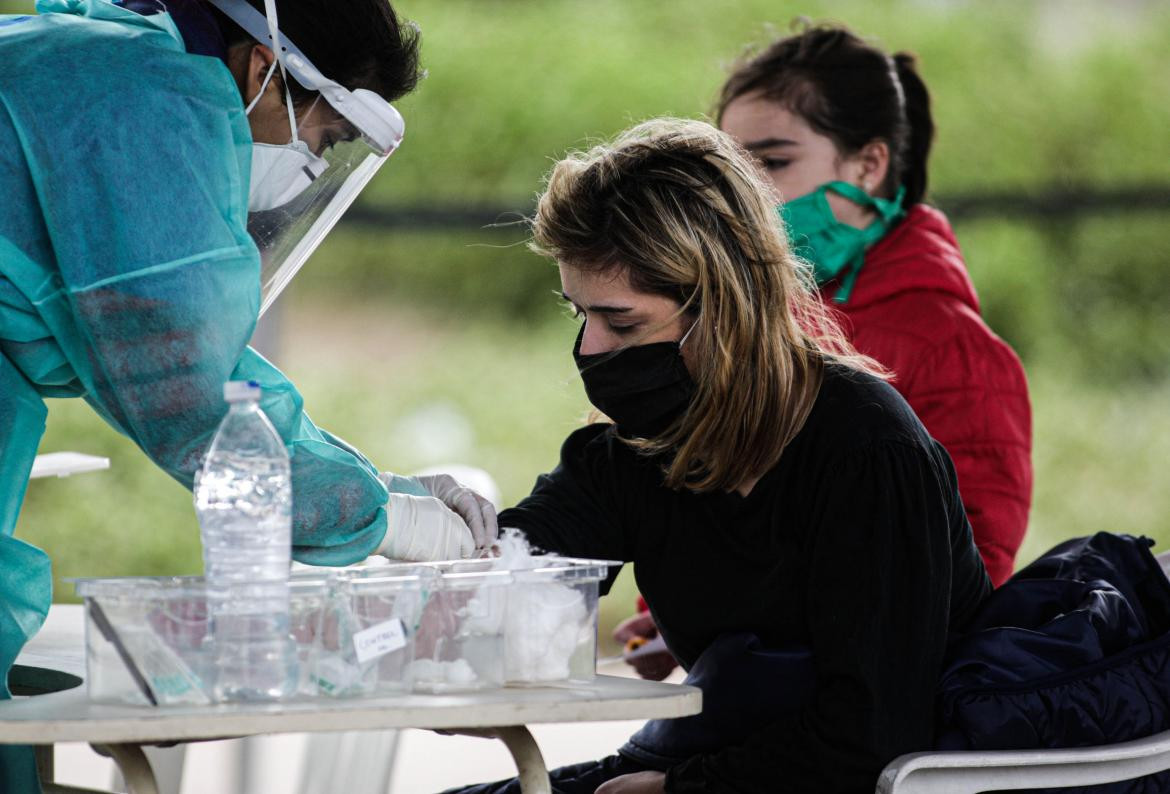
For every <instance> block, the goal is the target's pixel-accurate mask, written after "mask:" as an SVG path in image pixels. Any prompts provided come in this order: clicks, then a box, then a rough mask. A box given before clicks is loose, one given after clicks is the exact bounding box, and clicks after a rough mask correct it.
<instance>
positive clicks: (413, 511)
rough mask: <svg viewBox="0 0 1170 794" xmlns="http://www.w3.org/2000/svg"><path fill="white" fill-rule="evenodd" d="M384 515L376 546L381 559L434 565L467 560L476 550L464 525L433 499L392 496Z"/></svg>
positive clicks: (395, 494) (402, 494)
mask: <svg viewBox="0 0 1170 794" xmlns="http://www.w3.org/2000/svg"><path fill="white" fill-rule="evenodd" d="M386 512H387V513H388V520H387V526H386V535H385V536H384V537H383V538H382V543H381V544H379V546H378V554H381V555H383V556H384V557H389V558H390V559H393V560H408V561H410V562H433V561H435V560H458V559H462V558H464V557H470V556H471V554H472V552H474V551H475V539H474V538H472V536H471V530H469V529H468V528H467V524H465V523H464V522H463V519H462V518H460V517H459V516H458V515H457V514H455V513H454V512H453V511H452V510H449V509H448V508H447V506H446V505H444V504H443V503H442V502H441V501H439V500H438V499H436V498H434V497H433V496H411V495H410V494H404V493H392V494H390V497H389V499H388V500H387V501H386Z"/></svg>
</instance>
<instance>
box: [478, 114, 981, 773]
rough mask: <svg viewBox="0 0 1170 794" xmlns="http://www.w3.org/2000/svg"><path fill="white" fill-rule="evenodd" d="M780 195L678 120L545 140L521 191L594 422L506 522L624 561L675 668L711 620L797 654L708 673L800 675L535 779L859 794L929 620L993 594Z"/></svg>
mask: <svg viewBox="0 0 1170 794" xmlns="http://www.w3.org/2000/svg"><path fill="white" fill-rule="evenodd" d="M776 203H777V197H776V196H775V194H774V192H773V188H771V187H770V186H769V185H767V184H766V183H765V181H764V180H763V178H762V176H761V174H760V173H759V172H758V171H757V170H756V166H755V165H753V163H752V160H751V159H750V157H749V156H748V155H746V154H745V153H744V152H743V150H741V149H740V148H739V147H738V146H737V145H736V144H735V143H734V142H733V140H732V139H731V138H729V137H728V136H726V135H725V134H723V133H721V132H719V131H718V130H716V129H714V128H712V127H711V126H709V125H707V124H704V123H701V122H697V121H676V120H664V121H657V122H649V123H646V124H642V125H639V126H638V127H635V128H634V129H632V130H630V131H628V132H627V133H625V134H623V135H622V136H621V137H619V138H618V139H617V140H616V141H615V142H614V143H613V144H610V145H603V146H599V147H597V148H595V149H593V150H591V151H589V152H587V153H583V154H578V155H576V156H572V157H570V158H568V159H566V160H563V161H562V162H560V163H558V164H557V165H556V167H555V168H554V169H553V171H552V174H551V176H550V178H549V182H548V188H547V190H546V192H545V193H544V195H543V196H542V198H541V200H540V203H539V207H538V210H537V214H536V220H535V229H534V247H535V248H536V249H537V250H538V251H540V252H542V253H545V254H547V255H548V256H550V257H552V258H553V259H555V260H556V262H557V264H558V265H559V266H560V273H561V283H562V286H563V291H564V298H565V300H566V301H568V302H569V303H570V304H571V306H572V307H573V308H574V309H575V310H576V312H577V314H578V315H579V316H581V317H583V318H584V323H583V324H582V327H581V331H580V333H579V335H578V337H577V342H576V346H575V347H574V350H573V354H574V357H575V358H576V361H577V366H578V368H579V370H580V373H581V376H582V378H583V379H584V383H585V390H586V392H587V394H588V395H589V398H590V401H591V402H592V403H593V404H594V405H595V406H596V407H597V408H598V409H599V410H600V411H602V412H604V414H605V415H606V416H607V417H608V418H609V419H610V420H612V423H609V422H605V423H599V424H591V425H589V426H587V427H583V428H581V429H580V430H577V431H576V432H574V433H573V434H572V435H570V436H569V438H568V440H566V441H565V444H564V447H563V449H562V451H561V461H560V464H559V465H558V466H557V467H556V468H555V469H554V470H553V471H552V472H551V473H549V474H546V475H544V476H542V477H540V478H539V480H538V481H537V483H536V487H535V489H534V490H533V492H532V494H531V495H530V496H529V497H527V498H526V499H524V500H523V501H522V502H521V503H520V504H519V505H517V506H516V507H515V508H512V509H510V510H507V511H505V512H504V513H502V514H501V516H500V524H501V526H509V527H517V528H519V529H521V530H523V531H524V532H525V533H526V534H527V535H528V538H529V539H530V541H531V542H532V543H533V545H535V546H538V547H541V548H544V549H546V550H549V551H553V552H557V553H561V554H567V555H573V556H583V557H598V558H608V559H615V560H624V561H627V562H632V563H634V571H635V575H636V578H637V583H638V587H639V588H640V589H641V592H642V593H643V594H644V595H645V598H646V601H647V602H648V604H649V606H650V610H651V611H652V612H653V614H654V617H655V619H656V621H657V625H658V627H659V629H660V630H661V632H662V635H663V637H664V639H665V641H666V643H667V645H668V647H669V648H670V650H671V651H672V652H673V653H674V655H675V656H676V657H677V658H678V659H679V661H680V662H681V663H682V665H683V666H684V667H686V668H688V669H691V667H692V665H694V664H695V663H696V662H697V661H698V660H700V658H701V657H702V656H703V655H704V653H705V652H707V651H709V649H711V648H713V647H715V646H717V645H718V644H719V642H720V641H721V638H726V637H728V636H729V635H730V636H736V637H742V636H745V635H746V636H749V637H751V638H752V642H751V643H749V645H751V646H752V647H757V648H758V649H760V650H761V651H764V652H767V651H768V650H769V649H775V650H777V651H779V650H783V649H789V650H791V649H793V648H797V649H801V650H802V651H803V652H805V653H806V658H807V659H809V660H810V665H809V667H808V674H807V676H806V677H805V680H801V681H796V680H792V679H791V678H789V677H787V676H785V675H782V674H781V675H777V676H768V675H766V674H765V675H762V676H761V675H759V674H758V673H757V674H756V676H755V678H756V680H746V681H745V680H737V681H724V682H723V683H724V684H727V685H729V686H730V688H732V689H736V688H738V689H740V690H741V691H742V690H745V689H746V690H747V691H748V692H749V693H753V692H754V693H757V694H755V695H754V697H755V699H756V700H757V701H759V702H769V701H771V700H775V701H777V702H790V701H791V700H792V698H788V699H787V700H786V698H785V697H783V696H781V697H778V698H774V697H773V695H776V694H780V695H783V693H782V692H781V691H782V690H785V689H790V690H799V691H795V692H791V693H789V694H790V695H792V696H793V697H794V698H795V700H796V701H798V705H797V706H794V707H792V708H791V709H790V710H788V711H779V710H778V711H776V712H775V713H773V714H770V715H764V716H763V718H761V716H760V715H758V714H757V715H755V716H753V717H752V718H750V719H749V720H748V721H749V722H751V723H753V724H751V725H749V726H747V727H746V728H745V729H743V730H740V731H738V733H739V735H736V736H731V735H729V734H730V732H729V734H727V735H724V736H721V737H720V736H717V737H715V741H714V743H713V744H712V745H711V746H709V747H707V748H705V749H704V750H703V751H700V752H694V751H693V749H692V750H691V752H694V754H692V755H689V756H687V757H679V758H676V759H674V760H673V761H669V762H667V763H660V764H654V763H653V761H649V762H648V761H647V758H648V756H647V755H646V754H639V753H638V752H631V748H632V750H634V751H636V750H637V747H636V746H632V745H627V747H626V748H623V752H622V753H621V754H619V755H617V756H613V757H611V758H608V759H604V760H602V761H598V762H592V763H589V764H581V765H577V766H575V767H569V768H565V769H564V770H558V771H554V774H553V777H554V790H557V791H590V792H592V791H593V790H594V789H597V787H598V786H599V785H601V788H600V789H598V791H601V792H605V793H607V794H608V793H609V792H619V791H621V792H624V791H638V792H641V791H647V792H649V791H655V792H657V791H663V790H665V791H680V792H682V791H729V792H730V791H735V792H745V791H760V792H764V791H767V792H772V791H785V792H817V794H828V793H829V792H872V791H873V789H874V785H875V782H876V779H877V777H878V773H879V772H880V770H881V769H882V767H883V766H884V765H885V764H886V763H888V762H889V761H891V760H892V759H893V758H895V757H896V756H898V755H900V754H902V753H905V752H910V751H915V750H924V749H928V748H930V746H931V741H932V722H933V714H932V711H933V705H934V694H935V685H936V682H937V680H938V677H939V672H940V669H939V668H940V660H941V659H942V655H943V651H944V648H945V646H946V643H947V637H948V635H949V634H950V633H951V632H952V631H953V630H955V629H956V628H958V627H961V626H962V624H963V623H964V621H965V620H966V619H967V618H968V616H969V615H970V614H971V613H972V611H973V610H974V609H975V607H976V606H977V605H978V604H979V602H980V600H981V599H982V598H983V596H984V595H985V594H987V593H988V592H989V591H990V582H989V580H988V577H987V573H986V571H985V570H984V567H983V563H982V561H981V560H980V557H979V553H978V551H977V550H976V548H975V545H974V542H973V540H972V535H971V528H970V525H969V524H968V522H967V518H966V516H965V514H964V512H963V506H962V503H961V502H960V499H959V492H958V489H957V487H956V484H955V474H954V470H953V468H952V466H951V462H950V459H949V458H948V457H947V454H946V452H945V451H944V450H943V448H942V447H941V446H940V445H939V444H937V443H936V442H935V441H934V440H932V439H931V438H930V436H929V435H928V434H927V432H926V430H925V429H924V428H923V426H922V424H921V423H920V422H919V421H918V419H917V418H916V417H915V416H914V413H913V412H912V411H911V410H910V408H909V406H907V404H906V403H905V401H904V400H903V399H902V398H901V397H900V396H899V395H898V393H897V392H896V391H894V389H893V388H891V387H890V386H889V385H887V384H886V383H885V382H884V380H883V377H882V374H881V371H880V369H879V368H878V366H877V365H876V364H874V363H873V362H872V361H871V360H869V359H866V358H864V357H862V356H860V355H858V354H856V353H855V352H853V351H852V350H851V349H850V348H849V347H848V345H847V343H845V342H844V340H843V337H842V336H841V334H840V332H839V330H837V329H836V328H835V327H834V326H833V325H832V324H831V322H830V321H829V320H828V318H827V317H826V315H825V313H824V311H823V310H822V308H821V304H820V302H819V301H818V298H817V295H816V292H815V289H816V287H815V283H814V282H813V280H812V278H811V273H810V272H809V269H808V268H807V267H806V266H805V265H804V264H803V263H801V262H799V261H797V260H795V259H794V258H793V256H792V254H791V252H790V251H789V248H788V244H787V242H786V241H785V235H784V233H783V230H782V228H781V227H780V225H779V222H778V219H777V214H776ZM737 647H738V646H737ZM711 668H712V670H713V671H714V676H713V678H714V679H715V684H716V686H715V689H719V684H720V682H719V680H718V679H719V678H720V676H719V671H720V669H724V668H720V666H719V664H712V665H711ZM725 669H727V670H728V671H729V672H728V675H731V673H730V671H731V670H732V669H734V668H733V666H732V665H730V664H729V665H728V666H727V667H726V668H725ZM712 670H708V671H707V673H708V675H710V673H711V672H712ZM737 675H738V674H737ZM705 694H706V695H707V697H706V698H705V699H706V700H708V701H709V702H708V708H715V707H717V706H718V704H717V703H716V702H714V701H712V700H711V693H710V692H705ZM716 700H717V698H716ZM725 716H726V715H725ZM733 716H734V715H733ZM745 719H746V718H745ZM733 721H734V720H733ZM733 732H734V731H733ZM666 733H667V735H669V733H670V732H669V731H667V732H666ZM654 750H655V752H658V754H659V755H658V758H659V759H661V758H662V757H669V755H670V750H671V748H670V747H669V746H667V747H665V748H664V747H662V746H658V747H656V748H654ZM650 755H651V756H653V755H654V754H653V753H651V754H650ZM655 766H657V768H654V767H655ZM607 780H608V782H605V781H607ZM603 783H604V785H602V784H603ZM515 785H516V784H515V783H514V782H505V783H501V784H491V785H489V786H485V787H482V788H479V789H478V790H484V791H504V790H509V787H515Z"/></svg>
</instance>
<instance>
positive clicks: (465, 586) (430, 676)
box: [391, 560, 512, 692]
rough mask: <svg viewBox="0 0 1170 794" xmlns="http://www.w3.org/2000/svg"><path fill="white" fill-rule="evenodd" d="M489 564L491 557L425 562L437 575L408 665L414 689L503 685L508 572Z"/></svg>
mask: <svg viewBox="0 0 1170 794" xmlns="http://www.w3.org/2000/svg"><path fill="white" fill-rule="evenodd" d="M492 565H493V563H492V561H491V560H463V561H457V562H441V563H432V564H429V565H427V566H426V567H428V568H431V569H432V570H434V571H435V573H436V576H435V578H434V579H433V580H432V581H431V586H432V589H431V591H430V594H429V595H428V597H427V598H426V604H425V606H424V607H423V610H422V616H421V618H420V619H419V625H418V634H417V636H416V637H415V648H414V661H413V663H412V664H411V665H410V675H411V678H412V680H413V686H414V690H415V691H417V692H466V691H471V690H478V689H492V688H498V687H502V686H503V685H504V620H505V617H506V610H507V599H508V585H510V584H511V583H512V576H511V574H510V573H509V572H508V571H496V570H493V569H492ZM393 567H395V566H391V568H393Z"/></svg>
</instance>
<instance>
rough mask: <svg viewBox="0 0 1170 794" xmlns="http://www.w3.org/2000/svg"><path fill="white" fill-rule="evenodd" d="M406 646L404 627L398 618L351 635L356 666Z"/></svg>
mask: <svg viewBox="0 0 1170 794" xmlns="http://www.w3.org/2000/svg"><path fill="white" fill-rule="evenodd" d="M405 645H406V626H404V625H403V623H402V621H401V620H400V619H399V618H394V619H393V620H387V621H386V622H385V623H379V624H377V625H376V626H370V627H369V628H368V629H363V630H362V631H359V632H357V633H356V634H354V635H353V649H354V651H356V652H357V660H358V664H365V663H366V662H368V661H370V660H371V659H377V658H378V657H379V656H385V655H386V654H388V653H392V652H394V651H396V650H398V649H399V648H402V647H404V646H405Z"/></svg>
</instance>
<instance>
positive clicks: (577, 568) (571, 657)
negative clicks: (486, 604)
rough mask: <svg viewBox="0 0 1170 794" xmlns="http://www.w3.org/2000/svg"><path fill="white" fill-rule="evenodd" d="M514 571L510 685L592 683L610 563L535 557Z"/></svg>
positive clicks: (508, 623)
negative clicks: (529, 564) (601, 594)
mask: <svg viewBox="0 0 1170 794" xmlns="http://www.w3.org/2000/svg"><path fill="white" fill-rule="evenodd" d="M532 563H533V565H535V566H536V567H534V568H531V569H523V570H514V571H512V572H511V574H512V578H513V581H514V584H513V585H512V586H511V587H510V588H509V591H508V612H507V619H506V620H505V655H504V661H505V672H504V677H505V680H506V681H507V682H508V683H509V684H544V683H550V682H554V681H580V682H586V681H591V680H593V677H594V676H595V675H596V670H597V600H598V588H599V584H600V582H601V581H602V580H603V579H605V577H606V576H607V575H608V573H609V569H610V567H611V566H614V565H620V564H621V563H616V562H610V561H608V560H582V559H574V558H569V557H554V556H549V557H535V558H533V559H532Z"/></svg>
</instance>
